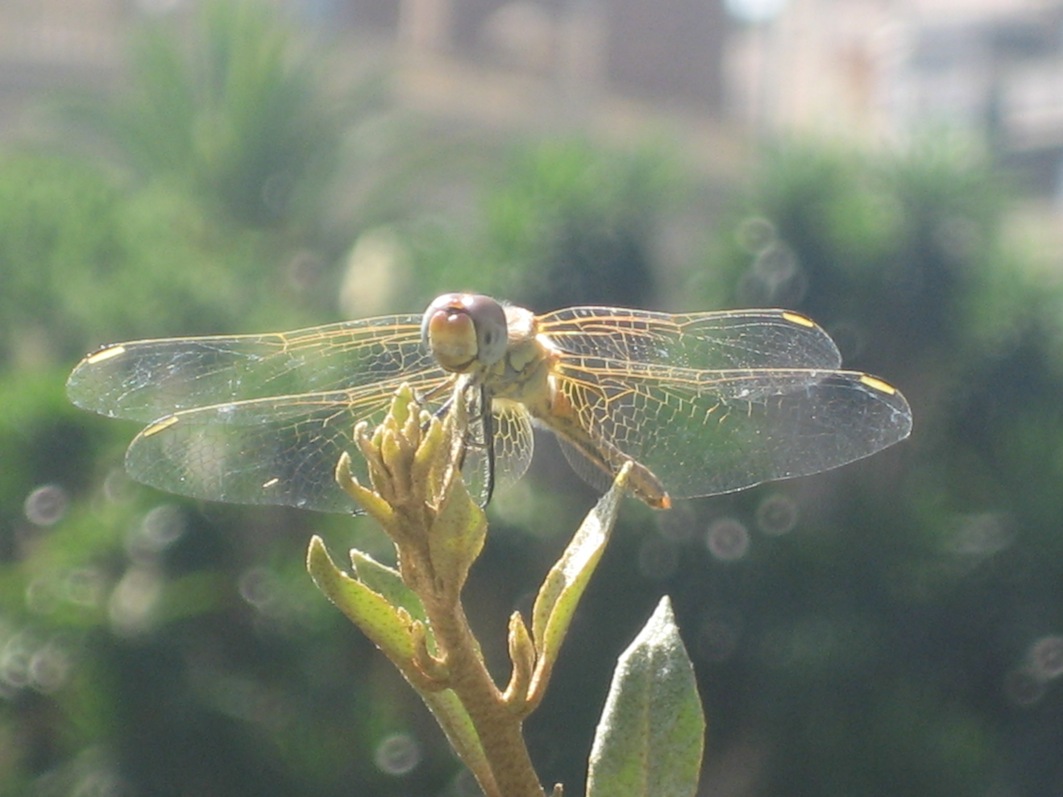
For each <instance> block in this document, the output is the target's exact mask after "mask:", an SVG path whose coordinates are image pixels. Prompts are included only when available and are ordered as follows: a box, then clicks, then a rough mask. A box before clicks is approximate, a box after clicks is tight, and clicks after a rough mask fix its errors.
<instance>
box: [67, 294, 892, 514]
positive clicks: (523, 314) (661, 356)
mask: <svg viewBox="0 0 1063 797" xmlns="http://www.w3.org/2000/svg"><path fill="white" fill-rule="evenodd" d="M403 383H406V384H409V386H410V387H411V388H412V389H413V391H414V393H415V395H416V396H418V397H420V401H421V402H422V404H423V406H424V408H425V409H426V410H427V411H429V412H432V413H436V414H442V413H444V412H446V411H447V409H448V408H449V407H450V406H451V403H452V402H454V401H462V402H464V403H465V405H466V407H465V408H466V410H467V417H468V418H469V419H470V429H469V430H467V432H466V434H467V440H468V441H469V442H468V444H467V445H466V456H465V461H464V464H463V474H464V475H465V477H466V479H467V481H468V482H469V484H470V491H471V493H472V495H473V496H474V497H476V498H478V499H479V501H480V503H481V504H486V503H487V502H488V500H489V499H490V497H491V494H492V492H493V490H494V486H495V484H496V483H498V484H503V485H504V484H507V483H510V482H513V481H515V480H516V479H519V478H520V477H521V476H522V475H523V474H524V472H525V471H526V469H527V467H528V464H529V462H530V461H531V457H532V451H533V440H534V438H533V426H540V427H545V428H546V429H548V430H550V431H551V432H553V433H554V435H555V436H556V438H557V440H558V441H559V443H560V446H561V449H562V451H563V452H564V454H565V457H566V458H567V460H568V462H569V463H570V464H571V465H572V466H573V468H574V470H575V471H576V473H578V474H579V475H580V476H581V477H582V478H583V479H584V480H586V481H588V482H589V483H590V484H592V485H593V486H595V487H598V488H604V487H606V486H608V484H609V483H611V481H612V479H613V477H614V475H615V474H616V473H617V472H618V471H619V470H620V468H621V467H622V466H623V465H624V463H626V462H628V461H631V462H632V463H633V466H632V471H631V474H630V476H629V483H628V489H629V490H630V491H631V492H633V493H634V494H635V495H636V496H637V497H638V498H640V499H641V500H642V501H644V502H645V503H647V504H649V505H650V506H653V507H656V508H662V509H663V508H667V507H669V506H671V504H672V500H673V499H674V498H694V497H699V496H710V495H717V494H721V493H728V492H732V491H735V490H740V489H743V488H746V487H751V486H753V485H756V484H759V483H761V482H765V481H770V480H776V479H786V478H792V477H797V476H808V475H812V474H815V473H819V472H822V471H826V470H829V469H831V468H836V467H839V466H841V465H845V464H847V463H849V462H852V461H854V460H857V459H861V458H863V457H867V456H869V455H871V454H874V453H875V452H877V451H880V450H881V449H883V448H886V447H887V446H890V445H893V444H894V443H897V442H898V441H900V440H903V439H904V438H906V437H907V436H908V435H909V433H910V431H911V426H912V414H911V410H910V408H909V405H908V402H907V401H906V400H905V398H904V396H903V395H902V394H901V392H900V391H899V390H897V389H896V388H894V387H893V386H892V385H890V384H889V383H887V382H886V381H884V380H882V379H880V378H879V377H876V376H871V375H869V374H866V373H862V372H859V371H849V370H843V369H842V368H841V355H840V353H839V351H838V348H837V346H836V345H835V343H834V341H833V340H832V339H831V338H830V336H829V335H828V334H827V333H826V332H825V331H824V330H823V329H822V328H821V327H820V326H818V325H817V324H816V323H815V322H813V321H812V320H811V319H809V318H807V317H806V316H804V315H801V314H800V313H796V312H792V311H788V310H778V309H753V310H726V311H714V312H695V313H687V314H668V313H661V312H653V311H648V310H637V309H627V308H618V307H591V306H580V307H569V308H565V309H561V310H555V311H553V312H549V313H545V314H542V315H537V314H534V313H532V312H531V311H529V310H527V309H525V308H522V307H518V306H514V305H509V304H503V303H500V302H497V301H495V300H494V299H491V298H490V297H487V296H481V295H477V294H462V293H453V294H445V295H443V296H440V297H439V298H437V299H436V300H435V301H433V302H432V304H431V305H430V306H429V307H428V309H427V311H426V312H424V313H423V314H420V315H417V314H405V315H387V316H380V317H376V318H367V319H360V320H354V321H345V322H340V323H334V324H328V325H325V326H317V327H312V328H308V329H301V330H296V331H292V332H273V333H266V334H241V335H219V336H208V337H183V338H180V337H179V338H162V339H154V340H140V341H133V342H129V343H119V344H116V345H111V346H106V347H104V348H102V349H100V350H98V351H96V352H95V353H93V354H90V355H88V356H87V357H85V358H84V359H83V360H82V361H81V363H80V364H79V365H78V366H77V367H76V368H75V369H74V371H73V372H72V373H71V375H70V378H69V380H68V382H67V390H68V394H69V396H70V397H71V399H72V401H73V402H74V403H75V404H77V405H78V406H80V407H83V408H85V409H88V410H92V411H94V412H97V413H100V414H102V415H105V416H109V417H115V418H125V419H130V420H134V421H140V422H142V423H145V424H147V426H146V427H145V428H144V429H143V430H142V431H141V432H140V433H139V434H138V435H137V436H136V437H135V438H134V439H133V441H132V443H131V444H130V446H129V448H128V450H127V452H126V460H125V464H126V469H127V471H128V472H129V474H130V475H131V476H132V477H133V478H134V479H136V480H138V481H140V482H143V483H145V484H148V485H151V486H153V487H157V488H160V489H162V490H166V491H169V492H174V493H178V494H182V495H187V496H191V497H194V498H199V499H206V500H214V501H222V502H229V503H241V504H277V505H287V506H294V507H299V508H304V509H313V510H319V511H325V512H343V513H350V512H357V510H356V508H355V507H353V506H352V503H351V501H350V498H349V497H348V496H347V494H346V493H345V492H343V491H342V490H341V489H340V487H339V486H338V484H337V483H336V481H335V478H334V474H335V470H336V464H337V462H338V461H339V459H340V456H341V454H342V453H343V452H345V451H348V450H350V449H352V448H353V440H352V437H353V432H354V427H355V426H356V424H358V423H359V422H361V421H366V422H368V423H369V424H370V427H372V426H373V425H375V424H378V423H379V422H380V421H381V420H382V419H383V417H384V415H385V413H386V412H387V408H388V406H389V403H390V401H391V398H392V396H393V394H394V393H395V391H396V390H397V389H398V388H399V387H400V385H402V384H403ZM473 427H475V428H473ZM358 460H360V458H359V457H352V464H353V465H354V473H355V476H357V477H358V478H359V479H360V480H361V481H363V483H365V481H366V476H367V473H366V468H365V466H364V464H362V465H361V467H360V469H359V466H358Z"/></svg>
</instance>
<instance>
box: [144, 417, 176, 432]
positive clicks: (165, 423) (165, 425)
mask: <svg viewBox="0 0 1063 797" xmlns="http://www.w3.org/2000/svg"><path fill="white" fill-rule="evenodd" d="M177 421H178V418H177V416H176V415H171V416H170V417H169V418H163V419H162V420H161V421H156V422H155V423H153V424H152V425H151V426H149V427H148V428H147V429H145V430H144V431H143V432H141V433H140V436H141V437H151V436H152V435H153V434H158V433H159V432H162V431H164V430H166V429H169V428H170V427H171V426H173V425H174V424H175V423H177Z"/></svg>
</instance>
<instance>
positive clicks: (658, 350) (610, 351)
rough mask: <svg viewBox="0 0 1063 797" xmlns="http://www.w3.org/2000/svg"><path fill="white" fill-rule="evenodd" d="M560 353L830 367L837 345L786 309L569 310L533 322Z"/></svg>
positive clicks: (657, 361) (674, 363) (725, 365)
mask: <svg viewBox="0 0 1063 797" xmlns="http://www.w3.org/2000/svg"><path fill="white" fill-rule="evenodd" d="M540 330H541V331H542V332H545V333H546V334H547V335H548V336H549V337H550V339H551V340H552V341H553V342H554V344H555V345H557V346H558V347H559V348H560V349H561V350H562V351H564V352H567V353H570V354H573V355H586V356H590V357H602V358H608V359H612V360H619V361H624V362H635V363H646V364H652V365H663V366H669V367H678V368H689V369H695V370H724V369H743V368H817V369H832V370H833V369H836V368H838V367H839V366H840V365H841V355H840V354H839V353H838V347H837V346H835V345H834V341H833V340H831V339H830V336H829V335H828V334H827V333H826V332H825V331H823V329H822V328H820V327H819V326H817V325H816V324H815V323H814V322H813V321H811V320H810V319H808V318H806V317H805V316H803V315H800V314H799V313H792V312H789V311H786V310H728V311H722V312H712V313H688V314H684V315H669V314H667V313H654V312H649V311H646V310H629V309H624V308H616V307H569V308H566V309H564V310H557V311H555V312H553V313H547V314H546V315H544V316H542V317H541V318H540Z"/></svg>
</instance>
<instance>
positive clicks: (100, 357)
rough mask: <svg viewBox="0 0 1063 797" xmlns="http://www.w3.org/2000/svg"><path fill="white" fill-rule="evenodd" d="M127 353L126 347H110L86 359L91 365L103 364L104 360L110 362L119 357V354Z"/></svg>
mask: <svg viewBox="0 0 1063 797" xmlns="http://www.w3.org/2000/svg"><path fill="white" fill-rule="evenodd" d="M124 353H125V346H108V347H107V348H106V349H100V350H99V351H98V352H96V353H95V354H90V355H89V356H88V357H86V358H85V362H87V363H89V364H90V365H95V364H96V363H102V362H103V361H104V360H110V359H111V358H112V357H117V356H118V355H119V354H124Z"/></svg>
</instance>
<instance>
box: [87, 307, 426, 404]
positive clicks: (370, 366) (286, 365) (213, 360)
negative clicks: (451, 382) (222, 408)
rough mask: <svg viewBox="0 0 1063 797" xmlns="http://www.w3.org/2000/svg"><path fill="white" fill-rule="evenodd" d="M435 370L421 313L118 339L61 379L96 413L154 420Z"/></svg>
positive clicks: (366, 383) (364, 384) (338, 388)
mask: <svg viewBox="0 0 1063 797" xmlns="http://www.w3.org/2000/svg"><path fill="white" fill-rule="evenodd" d="M426 371H432V372H434V373H438V374H442V372H441V371H439V370H438V369H437V368H436V367H435V363H434V361H433V360H432V358H431V356H430V355H429V354H428V352H427V351H425V349H424V347H423V346H422V345H421V319H420V317H419V316H414V315H395V316H383V317H380V318H369V319H362V320H358V321H348V322H343V323H339V324H330V325H327V326H321V327H313V328H310V329H303V330H297V331H295V332H287V333H273V334H264V335H232V336H216V337H201V338H169V339H159V340H141V341H134V342H131V343H122V344H118V345H115V346H109V347H106V348H104V349H101V350H99V351H97V352H95V353H94V354H90V355H89V356H88V357H86V358H85V359H84V360H82V361H81V363H80V364H79V365H78V366H77V368H75V369H74V372H73V373H72V374H71V375H70V378H69V380H68V381H67V392H68V393H69V395H70V398H71V400H72V401H73V402H74V403H75V404H77V405H78V406H79V407H83V408H85V409H88V410H92V411H94V412H98V413H100V414H102V415H108V416H111V417H119V418H130V419H133V420H139V421H144V422H148V421H154V420H155V419H157V418H161V417H162V416H164V415H167V414H170V413H175V412H180V411H182V410H189V409H193V408H196V407H207V406H211V405H222V404H228V403H231V402H235V401H244V400H249V399H259V398H266V397H268V396H292V395H297V394H301V393H325V392H329V391H337V390H345V389H351V388H359V387H362V386H366V385H370V384H372V383H375V382H378V381H381V380H384V379H388V378H389V377H392V376H396V375H399V374H409V375H416V374H419V373H423V372H426Z"/></svg>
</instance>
